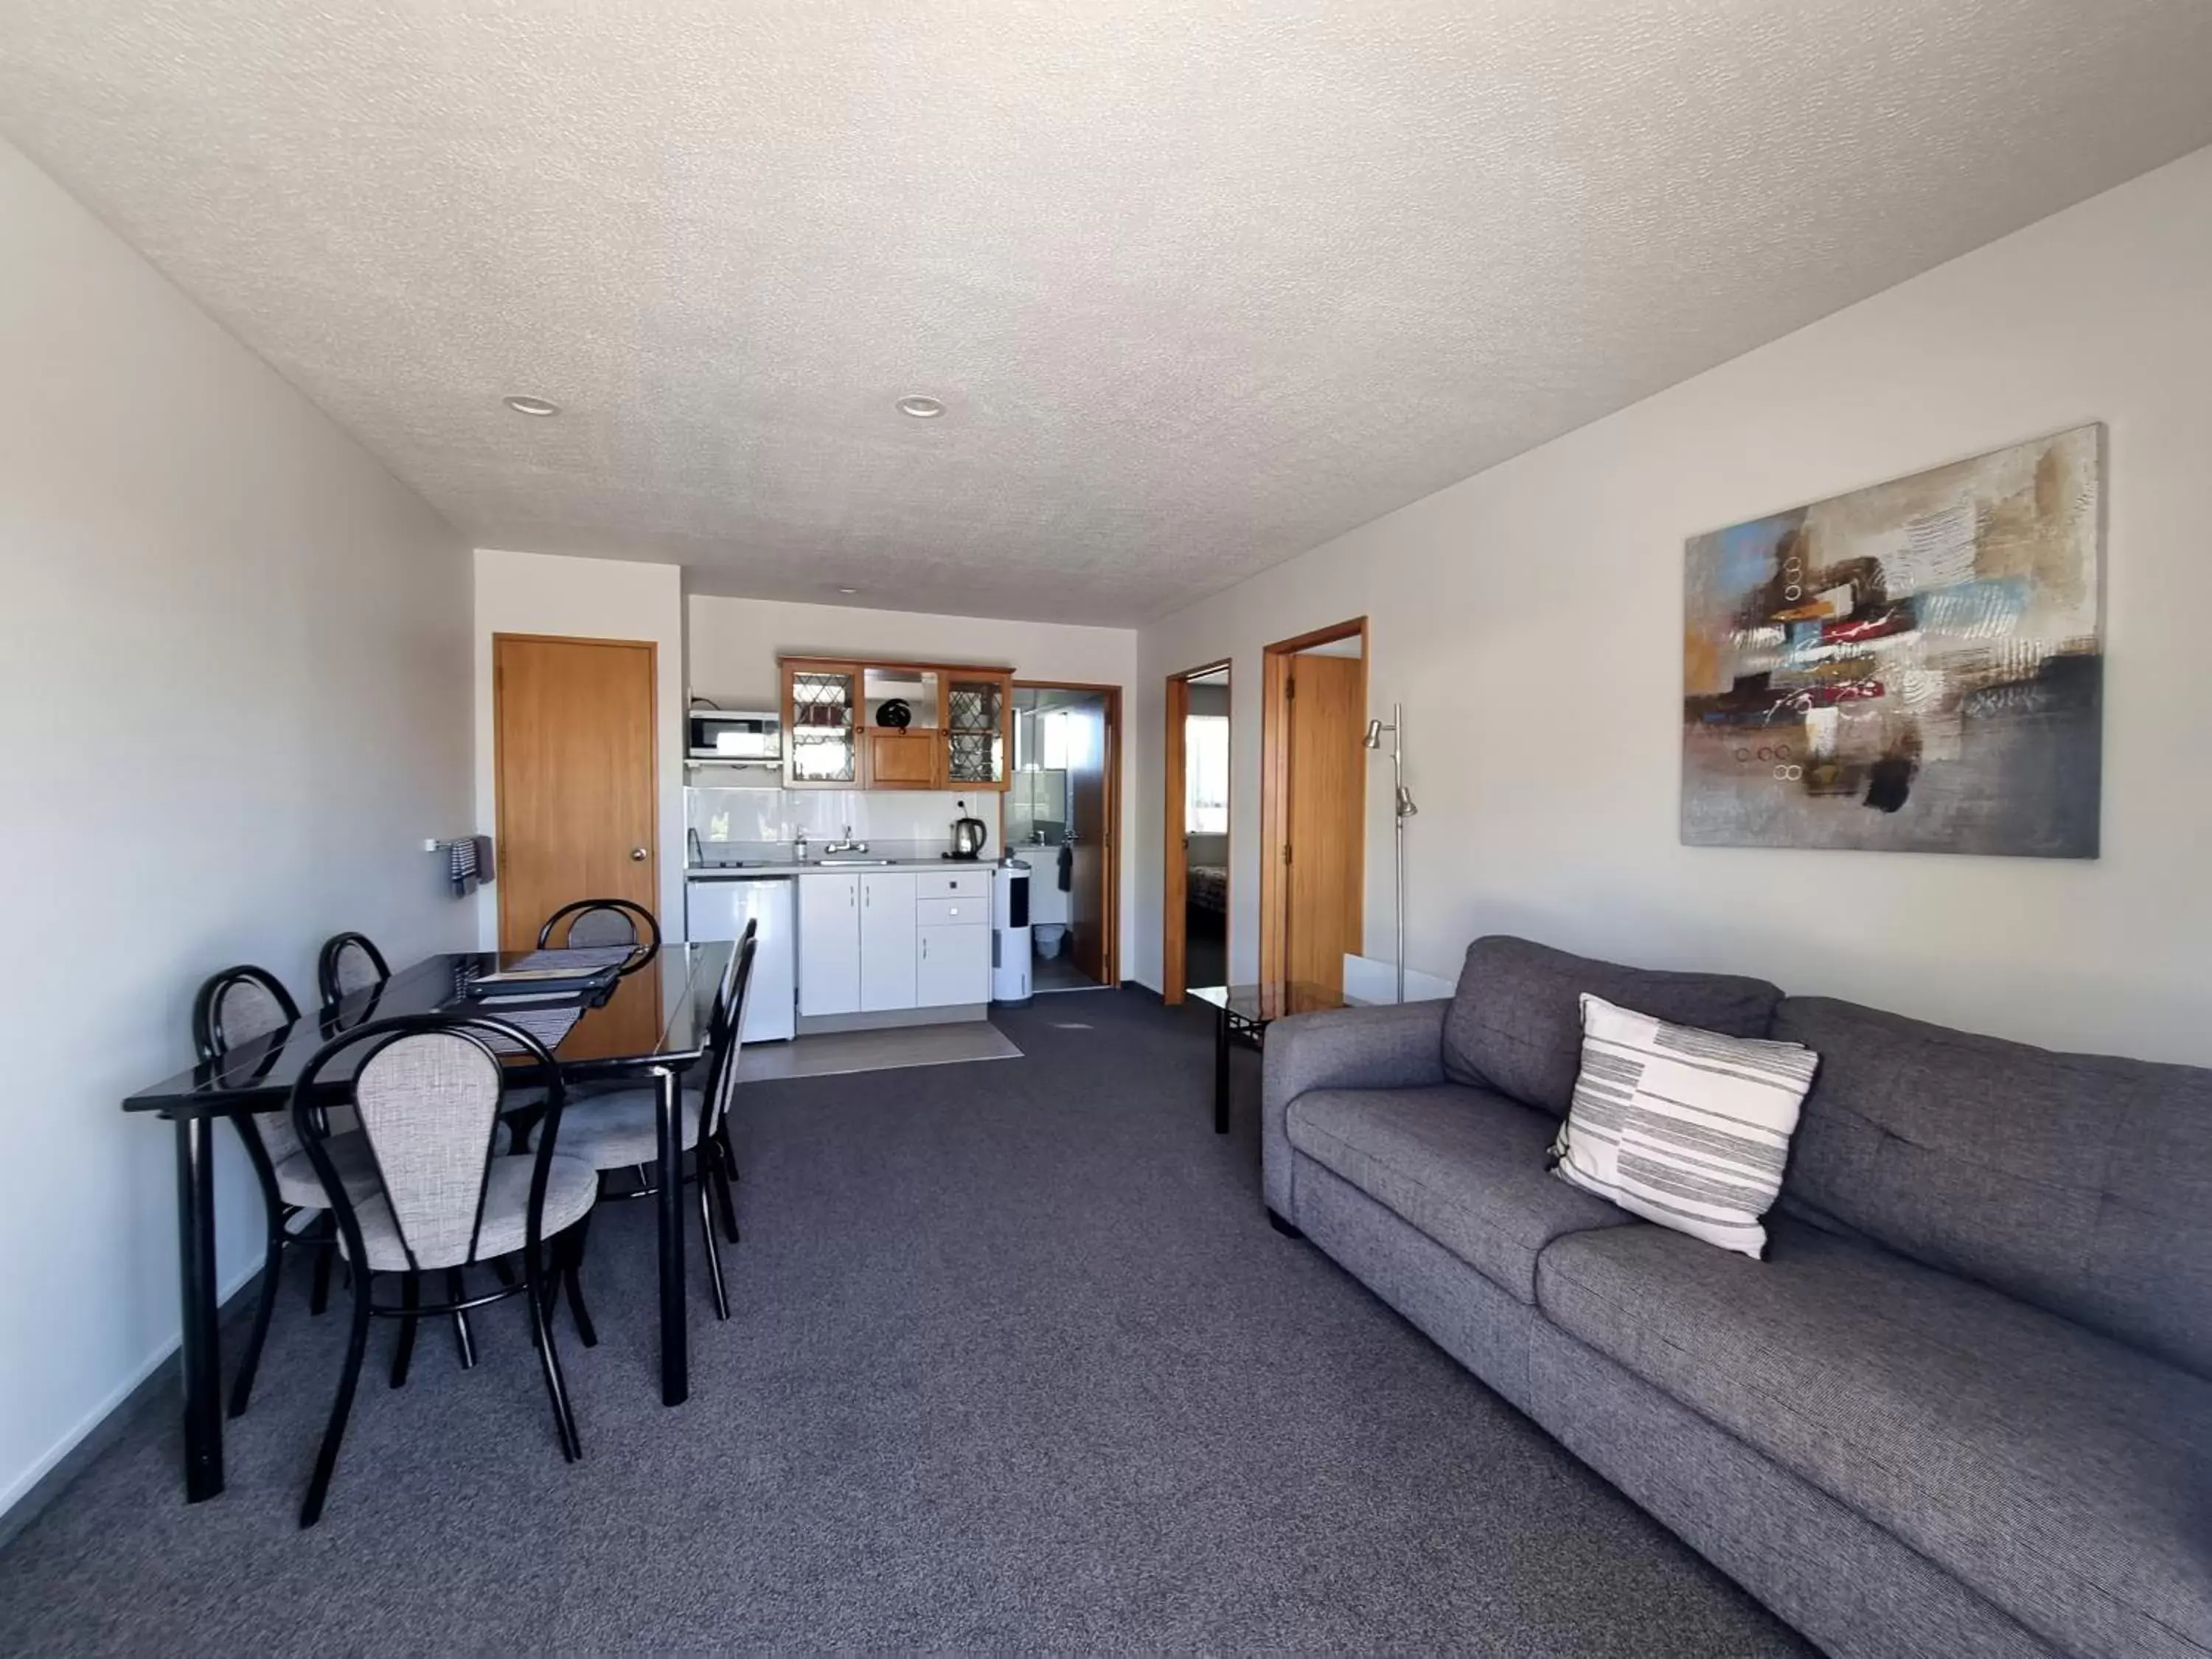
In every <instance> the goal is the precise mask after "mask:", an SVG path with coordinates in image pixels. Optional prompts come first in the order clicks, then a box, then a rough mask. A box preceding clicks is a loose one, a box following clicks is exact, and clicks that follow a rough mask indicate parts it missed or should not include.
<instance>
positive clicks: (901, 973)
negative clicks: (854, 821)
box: [860, 870, 918, 1014]
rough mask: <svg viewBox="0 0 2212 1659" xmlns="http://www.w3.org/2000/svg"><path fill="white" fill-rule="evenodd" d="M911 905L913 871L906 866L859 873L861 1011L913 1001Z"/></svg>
mask: <svg viewBox="0 0 2212 1659" xmlns="http://www.w3.org/2000/svg"><path fill="white" fill-rule="evenodd" d="M914 905H915V900H914V877H913V875H912V874H911V873H910V872H907V871H903V870H878V871H872V872H869V873H868V874H866V875H864V876H862V877H861V878H860V1010H861V1012H863V1013H871V1014H873V1013H880V1012H884V1011H885V1010H887V1009H891V1008H912V1007H914V1006H916V1004H915V977H916V967H917V962H918V957H917V955H916V951H915V911H914Z"/></svg>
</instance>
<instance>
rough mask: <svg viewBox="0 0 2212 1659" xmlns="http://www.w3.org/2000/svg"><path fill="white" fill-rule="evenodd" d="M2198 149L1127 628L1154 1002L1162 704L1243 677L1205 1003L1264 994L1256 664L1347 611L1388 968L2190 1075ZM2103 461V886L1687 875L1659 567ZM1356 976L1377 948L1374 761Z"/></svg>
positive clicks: (1886, 873) (1134, 963)
mask: <svg viewBox="0 0 2212 1659" xmlns="http://www.w3.org/2000/svg"><path fill="white" fill-rule="evenodd" d="M2207 386H2212V150H2206V151H2200V152H2198V153H2197V154H2196V155H2191V156H2188V157H2185V158H2184V159H2183V160H2182V161H2177V162H2175V163H2173V164H2172V165H2171V166H2169V167H2165V168H2162V169H2160V170H2159V171H2157V172H2155V173H2149V174H2147V175H2146V176H2144V177H2143V178H2142V179H2136V180H2135V181H2133V182H2131V183H2130V184H2128V185H2124V186H2122V187H2120V188H2119V189H2117V190H2114V191H2109V192H2107V193H2106V194H2105V195H2103V196H2100V197H2094V198H2093V199H2091V200H2090V201H2087V202H2086V203H2083V204H2081V205H2079V206H2077V207H2075V208H2072V209H2070V210H2067V211H2066V212H2063V213H2061V214H2059V215H2057V216H2055V217H2053V218H2051V219H2048V220H2045V221H2044V222H2041V223H2039V224H2037V225H2034V226H2031V227H2030V228H2027V229H2026V230H2023V231H2021V232H2020V233H2018V234H2015V235H2013V236H2011V237H2008V238H2007V239H2005V240H2002V241H2000V242H1996V243H1995V244H1992V245H1991V246H1988V247H1985V248H1982V249H1979V250H1978V251H1977V252H1973V253H1971V254H1968V255H1966V256H1965V257H1964V258H1960V259H1958V260H1955V261H1954V262H1953V263H1951V264H1948V265H1945V266H1943V267H1942V268H1940V269H1938V270H1934V271H1932V272H1929V273H1928V274H1927V275H1925V276H1921V277H1918V278H1916V279H1915V280H1913V281H1911V282H1909V283H1904V284H1902V285H1900V286H1899V287H1898V288H1895V289H1891V290H1889V291H1888V292H1887V293H1885V294H1881V295H1877V296H1875V298H1873V299H1870V300H1868V301H1864V302H1863V303H1862V304H1860V305H1857V306H1855V307H1851V308H1850V309H1849V310H1847V311H1844V312H1841V313H1838V314H1837V315H1835V316H1832V317H1830V318H1828V319H1824V320H1823V321H1821V322H1820V323H1817V324H1815V325H1813V326H1811V327H1809V328H1807V329H1804V330H1802V331H1800V332H1798V333H1796V334H1794V335H1791V336H1790V337H1787V338H1784V339H1783V340H1779V341H1778V342H1776V343H1773V344H1771V345H1769V346H1766V347H1764V348H1762V349H1759V350H1757V351H1754V352H1752V353H1750V354H1749V355H1748V356H1744V357H1741V358H1738V359H1736V360H1735V361H1734V362H1729V363H1727V364H1724V365H1723V366H1722V367H1720V368H1716V369H1714V370H1712V371H1711V372H1710V373H1708V374H1703V375H1700V376H1699V377H1698V378H1697V379H1695V380H1689V381H1686V382H1685V383H1683V384H1681V385H1680V386H1674V387H1672V388H1670V389H1669V390H1668V391H1666V392H1661V393H1659V394H1658V395H1657V396H1656V397H1653V398H1649V399H1647V400H1646V401H1644V403H1642V404H1637V405H1636V406H1634V407H1632V408H1631V409H1628V410H1623V411H1622V412H1620V414H1617V415H1614V416H1610V417H1608V418H1607V419H1606V420H1604V421H1601V422H1597V423H1596V424H1595V425H1592V426H1589V427H1587V428H1583V429H1582V430H1580V431H1577V432H1575V433H1571V434H1570V435H1567V436H1565V437H1563V438H1560V439H1559V440H1557V441H1553V442H1552V443H1550V444H1547V445H1545V446H1544V447H1541V448H1540V449H1537V450H1534V451H1532V452H1530V453H1528V454H1526V455H1522V456H1521V457H1519V458H1517V459H1515V460H1512V461H1510V462H1508V463H1506V464H1505V465H1501V466H1498V467H1496V468H1493V469H1492V470H1491V471H1488V472H1486V473H1483V474H1481V475H1480V476H1478V477H1473V478H1469V479H1468V480H1466V481H1464V482H1462V483H1458V484H1455V485H1453V486H1451V487H1450V488H1449V489H1444V490H1442V491H1440V492H1438V493H1437V494H1436V495H1431V496H1429V497H1428V498H1426V499H1425V500H1423V501H1418V502H1415V503H1414V504H1413V505H1412V506H1410V507H1405V508H1403V509H1401V511H1399V512H1396V513H1392V514H1390V515H1389V516H1388V517H1387V518H1383V519H1381V520H1376V522H1374V523H1372V524H1370V525H1367V526H1364V527H1362V528H1361V529H1358V530H1356V531H1354V532H1351V533H1350V534H1348V535H1346V536H1342V537H1340V538H1337V539H1336V540H1334V541H1333V542H1331V543H1328V544H1325V545H1324V546H1322V547H1320V548H1316V549H1315V550H1313V551H1311V552H1310V553H1307V554H1305V555H1304V556H1300V557H1299V558H1297V559H1295V560H1292V561H1291V562H1289V563H1287V564H1285V565H1281V566H1279V567H1278V568H1275V569H1273V570H1271V571H1268V572H1267V573H1265V574H1262V575H1261V576H1259V577H1257V578H1255V579H1253V580H1249V581H1247V582H1244V583H1242V584H1240V585H1239V586H1236V587H1233V588H1231V589H1230V590H1228V591H1227V592H1224V593H1221V594H1218V595H1217V596H1215V597H1213V598H1212V599H1208V600H1206V601H1204V602H1202V603H1200V604H1199V605H1194V606H1192V607H1190V608H1189V609H1188V610H1185V611H1181V612H1178V613H1177V614H1176V615H1175V616H1173V617H1169V618H1168V619H1166V620H1165V621H1164V622H1161V623H1158V624H1156V625H1153V626H1152V627H1149V628H1147V629H1145V630H1144V632H1143V635H1142V641H1141V651H1140V658H1141V665H1142V671H1143V698H1142V702H1141V705H1140V707H1139V711H1138V714H1137V718H1136V720H1135V722H1134V730H1135V732H1136V734H1137V737H1138V739H1139V744H1142V745H1143V746H1144V747H1143V753H1142V755H1141V757H1140V759H1139V774H1138V781H1139V788H1138V791H1137V793H1138V797H1139V831H1138V834H1137V836H1136V838H1135V841H1134V843H1133V846H1134V848H1135V852H1136V855H1137V866H1138V869H1139V881H1138V883H1137V887H1138V889H1139V901H1138V927H1139V933H1138V936H1137V937H1138V940H1139V943H1138V947H1137V949H1136V950H1135V951H1133V952H1132V954H1131V957H1130V963H1131V971H1132V972H1133V973H1134V974H1136V975H1139V976H1142V977H1145V978H1146V980H1147V981H1149V982H1152V983H1155V984H1156V983H1158V971H1159V924H1160V915H1159V894H1160V879H1161V877H1160V867H1159V862H1160V854H1159V836H1158V825H1159V824H1160V822H1161V793H1160V787H1161V786H1160V779H1159V772H1160V758H1159V748H1158V742H1157V740H1156V738H1155V736H1154V734H1155V733H1157V732H1158V730H1159V728H1160V720H1161V711H1162V708H1163V691H1162V678H1163V677H1164V675H1166V674H1168V673H1170V672H1173V671H1176V670H1179V669H1187V668H1189V667H1192V666H1194V665H1198V664H1200V663H1204V662H1206V661H1209V660H1211V659H1214V658H1217V657H1221V656H1224V655H1233V657H1234V659H1235V677H1234V690H1235V695H1236V704H1237V712H1236V721H1237V723H1236V727H1235V730H1234V746H1235V766H1236V774H1235V787H1234V791H1233V809H1232V810H1233V813H1234V817H1233V830H1234V836H1235V840H1236V847H1235V851H1234V870H1235V873H1234V878H1233V880H1232V884H1231V896H1232V901H1233V903H1234V915H1233V916H1232V918H1231V958H1232V963H1233V971H1234V972H1235V973H1237V975H1239V976H1240V977H1241V976H1244V975H1249V974H1251V973H1252V972H1253V971H1254V969H1255V966H1256V962H1257V933H1258V921H1257V908H1256V902H1257V894H1258V880H1257V876H1258V869H1259V858H1260V848H1259V844H1258V829H1259V808H1258V780H1259V755H1260V687H1261V672H1260V660H1261V647H1262V646H1263V645H1264V644H1265V643H1266V642H1267V641H1271V640H1276V639H1283V638H1287V637H1289V636H1291V635H1296V634H1298V633H1301V632H1303V631H1304V630H1306V629H1311V628H1314V627H1316V626H1319V625H1322V624H1325V623H1333V622H1335V621H1338V620H1340V619H1342V618H1346V617H1357V616H1359V615H1362V614H1364V615H1366V616H1368V617H1370V618H1371V619H1372V625H1373V633H1372V649H1373V653H1374V658H1373V662H1372V664H1371V666H1370V696H1371V698H1372V699H1373V702H1374V707H1375V710H1376V711H1377V712H1380V711H1383V710H1387V708H1388V707H1389V704H1390V703H1391V702H1393V701H1394V700H1398V701H1402V702H1404V703H1405V704H1406V705H1407V751H1408V760H1407V781H1408V783H1409V784H1410V786H1411V787H1412V788H1413V792H1414V793H1415V794H1416V796H1417V797H1418V798H1419V803H1420V807H1421V812H1420V816H1419V817H1417V818H1415V819H1414V820H1413V823H1412V825H1411V827H1410V829H1409V835H1408V840H1409V846H1410V851H1411V868H1412V902H1411V903H1410V904H1409V906H1408V910H1409V913H1410V914H1409V916H1408V939H1409V949H1408V953H1407V954H1408V957H1409V959H1410V961H1411V962H1412V963H1413V966H1414V967H1416V968H1417V969H1427V970H1429V971H1431V972H1434V973H1437V974H1443V975H1450V974H1452V973H1454V972H1455V968H1456V963H1457V962H1458V959H1459V957H1460V954H1461V952H1462V950H1463V948H1464V946H1465V945H1466V942H1467V941H1468V939H1470V938H1472V937H1474V936H1475V935H1476V934H1478V933H1484V932H1491V931H1507V932H1514V933H1526V934H1528V935H1530V936H1532V937H1534V938H1536V939H1543V940H1546V941H1547V942H1550V943H1553V944H1555V945H1561V946H1565V947H1566V948H1569V949H1573V950H1580V951H1589V952H1593V953H1597V954H1602V955H1607V956H1611V957H1618V958H1621V959H1625V960H1627V961H1631V962H1638V963H1648V964H1651V965H1655V966H1663V965H1705V966H1711V967H1719V968H1730V969H1744V970H1747V971H1750V972H1753V973H1759V974H1764V975H1768V976H1770V977H1771V978H1773V979H1775V980H1777V981H1779V982H1780V983H1781V984H1783V985H1784V987H1788V988H1789V989H1791V990H1793V991H1798V992H1808V993H1825V994H1835V995H1840V996H1845V997H1850V998H1854V999H1857V1000H1863V1001H1866V1002H1869V1003H1873V1004H1876V1005H1878V1006H1884V1007H1889V1008H1894V1009H1898V1010H1900V1011H1904V1012H1910V1013H1913V1014H1916V1015H1918V1016H1921V1017H1923V1018H1930V1019H1936V1020H1940V1021H1944V1022H1948V1023H1952V1024H1960V1025H1963V1026H1966V1027H1969V1028H1972V1029H1974V1030H1984V1031H1989V1032H1993V1033H1996V1034H1998V1035H2002V1036H2013V1037H2018V1038H2025V1039H2028V1040H2030V1041H2035V1042H2045V1043H2052V1044H2059V1045H2078V1046H2080V1047H2082V1048H2092V1049H2104V1050H2111V1051H2117V1052H2124V1053H2129V1054H2140V1055H2143V1056H2146V1057H2149V1058H2160V1059H2179V1060H2194V1061H2199V1062H2204V1061H2212V1018H2208V1015H2212V898H2208V886H2207V884H2206V882H2205V880H2204V870H2205V868H2206V855H2207V854H2208V852H2212V841H2208V833H2207V829H2206V825H2207V823H2212V770H2208V769H2207V767H2206V765H2205V757H2206V754H2207V752H2208V751H2207V743H2206V738H2205V719H2206V715H2207V714H2208V712H2212V695H2209V694H2208V684H2212V682H2208V679H2207V676H2206V671H2205V669H2204V666H2203V665H2204V663H2205V661H2206V653H2205V646H2204V642H2203V641H2204V632H2205V618H2206V617H2207V616H2208V615H2212V543H2209V542H2208V534H2207V526H2208V524H2212V511H2208V507H2207V501H2208V499H2212V498H2208V493H2207V491H2208V479H2212V464H2209V463H2208V457H2212V397H2208V396H2207V394H2206V387H2207ZM2093 420H2102V421H2105V422H2107V423H2108V424H2109V427H2110V445H2111V447H2110V457H2111V459H2110V471H2109V472H2108V475H2107V492H2106V498H2107V501H2108V503H2109V530H2108V536H2107V551H2108V557H2107V580H2106V589H2107V635H2106V647H2107V669H2106V748H2105V792H2104V856H2103V857H2102V858H2101V859H2100V860H2096V861H2094V862H2059V861H2043V860H2005V859H1983V858H1967V857H1956V856H1945V855H1925V854H1861V853H1826V852H1822V853H1813V852H1784V851H1748V850H1727V849H1718V848H1686V847H1683V846H1681V845H1680V842H1679V840H1678V837H1677V829H1676V812H1677V804H1678V799H1679V771H1680V687H1681V650H1682V647H1681V637H1680V618H1681V615H1682V580H1683V563H1682V560H1683V542H1684V540H1685V538H1687V537H1688V536H1690V535H1692V534H1693V533H1696V532H1700V531H1705V530H1709V529H1711V528H1713V527H1715V526H1720V525H1726V524H1731V523H1735V522H1738V521H1740V520H1746V519H1749V518H1753V517H1755V516H1757V515H1758V514H1759V513H1764V512H1767V511H1769V510H1772V509H1778V508H1782V507H1790V506H1793V505H1796V504H1797V503H1800V502H1803V501H1812V500H1815V499H1818V498H1820V497H1822V496H1826V495H1832V494H1835V493H1837V492H1838V491H1841V490H1846V489H1853V488H1855V487H1857V486H1859V485H1863V484H1868V483H1876V482H1879V481H1881V480H1882V479H1885V478H1890V477H1897V476H1899V475H1900V474H1904V473H1909V472H1914V471H1919V470H1921V469H1922V468H1924V467H1928V466H1931V465H1936V464H1937V463H1939V462H1942V461H1947V460H1951V459H1957V458H1959V457H1962V456H1967V455H1972V454H1975V453H1978V452H1981V451H1984V450H1988V449H1992V448H1996V447H2000V446H2002V445H2005V444H2008V443H2012V442H2015V441H2018V440H2021V439H2024V438H2029V437H2033V436H2035V435H2039V434H2042V433H2046V432H2051V431H2054V430H2057V429H2058V428H2065V427H2070V426H2074V425H2075V424H2078V423H2079V422H2084V421H2093ZM1375 765H1376V770H1375V771H1373V772H1370V788H1369V793H1368V806H1369V823H1368V835H1367V848H1368V867H1367V888H1366V895H1367V905H1366V923H1367V945H1366V948H1367V951H1368V952H1369V953H1370V955H1388V954H1389V948H1390V945H1389V941H1390V933H1391V926H1392V919H1391V910H1390V903H1391V876H1390V835H1389V827H1390V826H1389V809H1388V805H1387V794H1388V790H1387V776H1386V775H1385V774H1384V773H1383V769H1385V768H1387V765H1388V762H1387V760H1378V761H1377V762H1376V763H1375Z"/></svg>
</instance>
